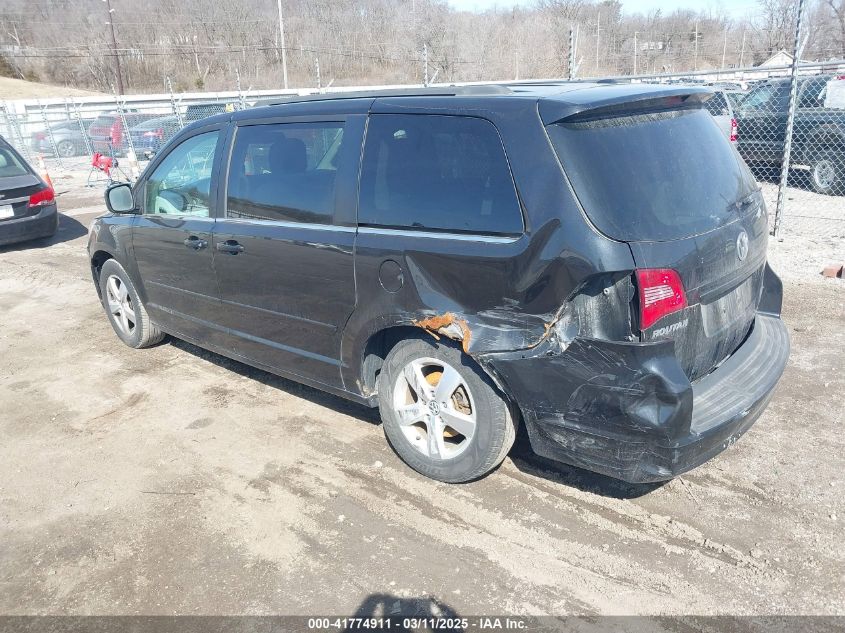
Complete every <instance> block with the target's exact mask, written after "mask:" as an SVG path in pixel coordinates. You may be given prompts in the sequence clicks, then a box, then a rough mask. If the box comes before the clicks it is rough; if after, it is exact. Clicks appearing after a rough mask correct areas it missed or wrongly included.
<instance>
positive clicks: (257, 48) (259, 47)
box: [0, 0, 845, 93]
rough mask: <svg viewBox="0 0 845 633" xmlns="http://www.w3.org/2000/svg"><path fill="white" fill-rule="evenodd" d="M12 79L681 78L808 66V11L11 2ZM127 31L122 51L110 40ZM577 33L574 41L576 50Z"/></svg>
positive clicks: (811, 40)
mask: <svg viewBox="0 0 845 633" xmlns="http://www.w3.org/2000/svg"><path fill="white" fill-rule="evenodd" d="M3 5H4V7H3V8H2V10H0V74H3V75H8V76H17V77H21V78H25V79H30V80H35V81H44V82H49V83H56V84H63V85H70V86H74V87H78V88H88V89H93V90H99V91H103V92H112V91H114V90H115V86H116V64H115V59H114V58H115V56H118V58H119V62H120V72H121V75H122V78H123V83H124V85H125V88H126V91H127V92H137V93H140V92H151V91H152V92H162V91H166V90H167V89H168V87H169V86H168V84H167V82H168V81H169V82H170V86H172V88H173V90H175V91H177V92H182V91H194V90H224V89H225V90H231V89H233V88H234V87H235V85H236V83H237V81H240V83H241V87H242V89H244V90H247V89H250V88H252V89H260V88H278V87H280V86H281V85H282V82H283V70H282V58H283V57H284V58H285V59H286V62H287V68H288V80H289V86H290V87H315V86H317V85H318V84H319V85H320V86H322V87H326V86H328V85H335V86H341V85H364V84H368V85H374V84H395V83H421V82H422V81H423V79H424V77H425V76H426V75H427V76H428V78H429V80H430V81H434V82H452V81H487V80H509V79H532V78H535V79H536V78H561V77H568V76H569V72H570V52H571V53H572V55H571V59H572V62H573V66H574V67H575V74H576V76H578V77H598V76H617V75H629V74H635V73H636V74H657V73H679V72H687V71H691V70H705V69H711V68H723V67H724V68H731V67H746V66H753V65H756V64H759V63H761V62H762V61H764V60H766V59H767V58H769V57H770V56H771V55H772V54H774V53H776V52H777V51H779V50H781V49H786V50H787V51H791V50H792V46H793V39H794V31H795V20H796V13H797V6H798V3H797V0H759V2H758V4H757V6H756V8H755V9H753V10H752V11H750V12H749V15H747V16H745V17H742V18H736V17H731V16H730V15H729V14H728V13H727V12H725V11H723V10H718V9H707V10H704V11H693V10H688V9H678V10H675V11H673V12H671V13H664V12H662V11H659V10H657V11H651V12H649V13H630V12H626V11H624V2H621V1H619V0H602V1H598V0H536V2H535V3H534V4H533V5H530V6H526V7H516V8H512V9H502V8H498V9H491V10H489V11H486V12H480V13H475V12H467V11H457V10H455V9H452V8H450V6H449V5H448V4H447V3H446V2H444V1H442V0H284V1H283V3H282V13H283V19H284V56H283V54H282V52H283V51H282V39H281V33H280V29H279V13H278V7H277V0H250V1H246V0H241V1H240V2H225V3H224V2H219V1H218V0H178V1H177V0H146V1H145V2H133V1H132V0H111V7H112V9H113V11H112V13H111V14H108V12H107V8H106V7H107V5H106V4H105V3H104V2H102V1H101V0H5V1H4V3H3ZM108 22H113V24H114V29H115V45H113V44H112V41H111V38H110V32H109V29H110V26H109V24H108ZM804 24H805V28H804V33H805V38H804V41H803V42H802V44H803V45H804V48H803V55H802V59H807V60H819V61H821V60H830V59H841V58H845V0H806V2H805V17H804ZM570 33H571V36H570Z"/></svg>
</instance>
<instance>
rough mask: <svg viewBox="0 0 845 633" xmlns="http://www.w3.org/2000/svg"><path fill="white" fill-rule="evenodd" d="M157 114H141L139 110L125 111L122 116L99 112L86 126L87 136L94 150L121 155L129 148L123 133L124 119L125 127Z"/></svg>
mask: <svg viewBox="0 0 845 633" xmlns="http://www.w3.org/2000/svg"><path fill="white" fill-rule="evenodd" d="M156 116H157V115H153V114H147V113H144V114H141V113H139V112H126V113H124V114H123V116H121V115H120V113H118V112H109V113H107V114H101V115H100V116H98V117H97V118H96V119H94V122H93V123H92V124H91V126H90V127H89V128H88V137H89V138H90V139H91V145H92V147H93V149H94V151H95V152H99V153H100V154H104V155H106V156H122V155H124V154H125V153H126V150H127V149H128V148H129V143H128V142H127V140H126V135H125V134H124V129H123V125H124V120H125V121H126V127H127V128H129V129H131V128H132V127H134V126H136V125H138V124H139V123H142V122H144V121H147V120H149V119H152V118H155V117H156Z"/></svg>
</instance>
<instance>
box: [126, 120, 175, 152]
mask: <svg viewBox="0 0 845 633" xmlns="http://www.w3.org/2000/svg"><path fill="white" fill-rule="evenodd" d="M180 129H181V126H180V125H179V117H177V116H175V115H171V116H165V117H158V118H155V119H147V120H146V121H142V122H141V123H139V124H138V125H135V126H133V127H131V128H129V134H130V136H131V138H132V144H133V146H134V148H135V153H136V154H137V155H138V156H152V155H154V154H156V153H157V152H158V151H159V150H160V149H161V148H162V147H164V145H165V144H166V143H167V141H169V140H170V139H171V138H173V136H174V135H175V134H176V133H177V132H178V131H179V130H180Z"/></svg>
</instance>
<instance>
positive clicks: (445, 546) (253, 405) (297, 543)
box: [0, 184, 845, 615]
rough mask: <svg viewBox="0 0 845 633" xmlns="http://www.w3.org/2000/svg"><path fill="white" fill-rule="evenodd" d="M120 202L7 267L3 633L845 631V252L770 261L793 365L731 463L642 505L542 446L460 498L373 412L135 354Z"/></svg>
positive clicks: (175, 351)
mask: <svg viewBox="0 0 845 633" xmlns="http://www.w3.org/2000/svg"><path fill="white" fill-rule="evenodd" d="M58 188H59V189H60V190H61V189H62V188H63V186H62V185H61V184H60V185H59V187H58ZM99 195H100V194H99V192H97V193H92V192H91V191H90V190H89V191H87V192H86V191H82V192H81V193H79V192H77V193H73V192H69V193H65V194H63V195H61V196H60V207H61V209H62V210H63V211H65V212H67V213H69V214H70V215H67V216H65V217H63V218H62V226H61V231H60V233H59V234H58V235H57V236H56V238H55V239H53V240H52V241H51V242H50V243H48V244H35V245H25V246H19V247H8V248H5V249H0V271H2V272H1V273H0V359H2V363H0V436H2V438H3V439H2V442H0V613H4V614H30V613H49V614H70V613H72V614H104V613H110V614H113V613H119V614H136V613H143V614H149V613H157V614H172V613H180V614H220V613H226V614H238V613H251V614H267V613H289V614H315V613H335V614H336V613H346V614H352V613H353V612H355V611H356V610H357V609H359V607H360V606H361V605H362V604H370V605H372V604H376V603H384V604H386V605H394V604H395V603H396V601H397V600H400V601H401V600H407V601H418V602H402V604H403V605H409V604H413V605H423V606H422V607H421V608H427V607H426V605H428V604H429V603H432V602H436V603H437V604H438V605H440V606H439V608H440V609H450V610H452V611H453V612H455V613H458V614H461V615H472V614H481V613H491V612H492V613H528V614H564V613H578V614H596V613H604V614H620V613H639V614H656V613H663V614H672V613H695V614H716V613H732V614H786V613H802V614H840V615H843V614H845V602H843V595H845V547H843V533H844V532H845V530H843V521H845V502H843V490H845V468H843V465H845V464H843V455H845V433H843V431H845V429H843V411H845V371H843V369H845V367H843V361H842V359H843V357H845V282H843V281H837V280H825V279H821V278H820V277H819V276H818V271H819V269H820V266H819V265H818V263H819V261H823V260H826V259H830V258H832V257H834V256H838V257H839V259H842V258H843V256H845V252H843V248H842V240H841V239H836V240H830V239H822V240H814V239H812V238H806V237H800V238H799V237H795V238H793V239H789V238H787V239H785V240H784V241H783V242H777V241H773V242H772V246H771V248H772V261H773V265H774V266H775V268H776V269H778V270H779V271H780V272H782V273H783V277H784V285H785V291H786V300H785V310H784V318H785V319H786V321H787V324H788V325H789V329H790V333H791V335H792V343H793V351H792V357H791V360H790V364H789V368H788V370H787V373H786V375H785V376H784V378H783V380H782V382H781V384H780V387H779V388H778V391H777V394H776V396H775V398H774V400H773V401H772V403H771V406H770V407H769V409H768V410H767V412H766V413H765V414H764V416H763V417H762V418H761V419H760V421H759V422H758V423H757V425H756V426H755V427H754V428H753V429H752V430H751V431H750V432H749V433H748V434H747V435H746V436H745V437H744V438H743V439H742V440H741V441H739V442H738V443H737V444H736V445H735V446H733V447H732V448H730V449H729V450H728V451H727V452H725V453H724V454H722V455H721V456H720V457H718V458H717V459H715V460H713V461H711V462H710V463H708V464H706V465H705V466H703V467H701V468H699V469H697V470H695V471H693V472H692V473H690V474H688V475H686V476H684V477H682V478H679V479H676V480H674V481H672V482H671V483H668V484H666V485H662V486H630V485H626V484H622V483H617V482H614V481H612V480H610V479H605V478H602V477H599V476H595V475H592V474H590V473H587V472H585V471H581V470H577V469H574V468H569V467H566V466H560V465H555V464H552V463H549V462H544V461H542V460H539V459H537V458H535V457H533V456H531V454H530V451H529V450H528V449H527V447H526V444H525V441H524V438H521V439H520V440H519V442H518V445H517V447H516V448H515V449H514V451H513V452H512V454H511V456H510V457H509V458H508V459H507V460H506V461H505V463H504V464H503V466H502V467H501V468H500V469H499V470H498V471H496V472H495V473H493V474H492V475H490V476H489V477H487V478H486V479H483V480H481V481H478V482H475V483H472V484H468V485H461V486H449V485H445V484H439V483H436V482H433V481H429V480H426V479H424V478H422V477H420V476H418V475H417V474H415V473H414V472H412V471H410V470H409V469H408V468H406V467H405V466H403V465H402V463H401V462H400V461H399V460H398V458H396V457H395V456H394V455H393V453H392V452H391V450H390V449H389V448H388V447H387V445H386V443H385V441H384V438H383V436H382V431H381V429H380V428H379V421H378V417H377V415H376V414H375V413H374V412H373V411H370V410H368V409H365V408H363V407H359V406H356V405H353V404H350V403H348V402H346V401H344V400H341V399H339V398H335V397H332V396H329V395H326V394H323V393H321V392H318V391H315V390H312V389H309V388H306V387H302V386H299V385H297V384H294V383H291V382H288V381H286V380H282V379H279V378H276V377H273V376H271V375H269V374H266V373H263V372H260V371H256V370H253V369H250V368H248V367H246V366H244V365H241V364H238V363H235V362H232V361H229V360H226V359H224V358H221V357H219V356H216V355H213V354H210V353H207V352H204V351H202V350H200V349H198V348H195V347H193V346H191V345H188V344H185V343H181V342H178V341H170V342H166V343H164V344H162V345H160V346H158V347H156V348H153V349H150V350H144V351H135V350H131V349H129V348H127V347H125V346H123V345H122V344H121V343H120V342H119V341H118V339H117V338H116V336H115V335H114V333H113V332H112V330H111V327H110V326H109V324H108V322H107V321H106V318H105V316H104V315H103V311H102V308H101V307H100V305H99V303H98V301H97V296H96V294H95V291H94V288H93V285H92V282H91V279H90V275H89V270H88V266H87V262H86V256H85V251H84V245H85V233H86V228H87V226H88V225H89V223H90V222H91V220H92V219H93V217H94V215H95V212H96V209H97V205H98V204H99V199H100V198H99ZM808 258H809V261H808Z"/></svg>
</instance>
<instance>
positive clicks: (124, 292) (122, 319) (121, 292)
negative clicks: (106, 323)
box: [106, 275, 137, 336]
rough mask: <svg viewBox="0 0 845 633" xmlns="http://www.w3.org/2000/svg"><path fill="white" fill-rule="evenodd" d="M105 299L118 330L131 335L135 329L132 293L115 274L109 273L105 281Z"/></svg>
mask: <svg viewBox="0 0 845 633" xmlns="http://www.w3.org/2000/svg"><path fill="white" fill-rule="evenodd" d="M106 301H107V303H108V306H109V313H111V316H112V321H114V323H115V324H116V325H117V327H118V328H120V331H121V332H123V333H124V334H126V335H127V336H131V335H132V333H133V332H134V331H135V326H136V324H137V321H136V320H135V308H134V306H133V305H132V295H130V294H129V289H128V288H127V287H126V284H125V283H123V280H122V279H121V278H120V277H118V276H117V275H111V276H110V277H109V278H108V280H107V281H106Z"/></svg>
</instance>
